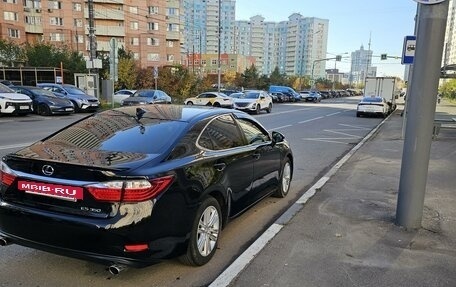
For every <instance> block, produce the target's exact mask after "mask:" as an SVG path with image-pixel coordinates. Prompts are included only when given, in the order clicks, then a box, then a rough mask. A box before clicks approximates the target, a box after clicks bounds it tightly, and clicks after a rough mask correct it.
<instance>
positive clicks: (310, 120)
mask: <svg viewBox="0 0 456 287" xmlns="http://www.w3.org/2000/svg"><path fill="white" fill-rule="evenodd" d="M322 118H323V117H318V118H313V119H308V120H305V121H300V122H298V124H305V123H308V122H312V121H316V120H319V119H322Z"/></svg>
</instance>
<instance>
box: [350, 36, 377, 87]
mask: <svg viewBox="0 0 456 287" xmlns="http://www.w3.org/2000/svg"><path fill="white" fill-rule="evenodd" d="M376 74H377V69H376V68H375V67H372V50H365V49H364V46H363V45H361V48H360V49H359V50H356V51H354V52H352V53H351V70H350V75H351V80H350V82H351V83H354V84H357V83H362V82H364V79H365V77H366V76H376Z"/></svg>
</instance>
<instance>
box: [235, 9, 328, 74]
mask: <svg viewBox="0 0 456 287" xmlns="http://www.w3.org/2000/svg"><path fill="white" fill-rule="evenodd" d="M264 20H265V19H264V18H263V17H262V16H254V17H251V18H250V20H249V21H245V20H243V21H236V26H235V27H236V28H235V35H236V43H237V45H238V46H237V53H240V54H243V55H248V56H253V57H255V58H256V66H257V68H258V71H259V72H260V73H261V74H264V75H269V74H271V73H272V71H274V69H275V68H276V67H278V68H279V71H280V72H281V73H286V74H288V75H309V76H310V75H311V73H312V68H314V70H315V71H314V72H315V74H316V75H319V76H322V77H324V75H325V63H320V62H317V65H315V66H314V65H313V63H314V61H315V60H317V59H324V58H325V56H326V50H327V39H328V26H329V21H328V20H326V19H319V18H314V17H303V16H302V15H301V14H299V13H294V14H292V15H290V17H289V18H288V21H281V22H278V23H276V22H265V21H264Z"/></svg>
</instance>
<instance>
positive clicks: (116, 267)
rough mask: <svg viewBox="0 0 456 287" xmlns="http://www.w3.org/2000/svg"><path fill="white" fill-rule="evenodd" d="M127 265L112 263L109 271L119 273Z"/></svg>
mask: <svg viewBox="0 0 456 287" xmlns="http://www.w3.org/2000/svg"><path fill="white" fill-rule="evenodd" d="M126 268H127V267H126V266H125V265H119V264H112V265H111V266H109V268H108V270H109V273H111V274H112V275H119V273H120V272H122V271H124V270H125V269H126Z"/></svg>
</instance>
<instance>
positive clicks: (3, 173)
mask: <svg viewBox="0 0 456 287" xmlns="http://www.w3.org/2000/svg"><path fill="white" fill-rule="evenodd" d="M15 179H16V175H15V174H14V172H13V171H12V170H11V169H10V168H9V167H8V166H7V165H6V164H5V163H4V162H2V161H0V182H1V183H2V184H4V185H6V186H10V185H11V184H13V182H14V180H15Z"/></svg>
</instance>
